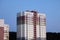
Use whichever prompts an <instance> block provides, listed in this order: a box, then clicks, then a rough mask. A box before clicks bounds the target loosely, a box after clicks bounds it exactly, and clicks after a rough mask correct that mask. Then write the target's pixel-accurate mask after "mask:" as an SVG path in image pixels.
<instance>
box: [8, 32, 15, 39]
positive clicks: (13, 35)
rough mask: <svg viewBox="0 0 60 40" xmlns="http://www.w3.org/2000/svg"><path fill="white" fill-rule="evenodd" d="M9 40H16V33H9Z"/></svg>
mask: <svg viewBox="0 0 60 40" xmlns="http://www.w3.org/2000/svg"><path fill="white" fill-rule="evenodd" d="M9 40H16V32H9Z"/></svg>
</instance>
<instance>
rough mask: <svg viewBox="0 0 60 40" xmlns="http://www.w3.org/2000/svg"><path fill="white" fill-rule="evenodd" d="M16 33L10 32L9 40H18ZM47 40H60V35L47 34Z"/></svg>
mask: <svg viewBox="0 0 60 40" xmlns="http://www.w3.org/2000/svg"><path fill="white" fill-rule="evenodd" d="M16 37H17V36H16V32H9V40H17V39H16ZM46 40H60V33H55V32H54V33H52V32H47V33H46Z"/></svg>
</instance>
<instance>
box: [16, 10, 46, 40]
mask: <svg viewBox="0 0 60 40" xmlns="http://www.w3.org/2000/svg"><path fill="white" fill-rule="evenodd" d="M17 40H46V15H45V14H43V13H39V12H36V11H28V10H27V11H24V12H19V13H18V14H17Z"/></svg>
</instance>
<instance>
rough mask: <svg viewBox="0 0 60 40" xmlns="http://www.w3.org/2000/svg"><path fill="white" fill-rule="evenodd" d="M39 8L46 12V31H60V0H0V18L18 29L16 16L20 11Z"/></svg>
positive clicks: (12, 27) (12, 29)
mask: <svg viewBox="0 0 60 40" xmlns="http://www.w3.org/2000/svg"><path fill="white" fill-rule="evenodd" d="M25 10H37V11H38V12H42V13H45V14H46V31H47V32H60V0H0V18H3V19H5V23H6V24H9V26H10V31H16V28H17V27H16V16H17V13H18V12H20V11H25Z"/></svg>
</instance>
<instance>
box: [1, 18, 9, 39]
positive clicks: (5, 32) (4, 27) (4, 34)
mask: <svg viewBox="0 0 60 40" xmlns="http://www.w3.org/2000/svg"><path fill="white" fill-rule="evenodd" d="M0 35H1V36H0V40H9V25H8V24H4V19H0Z"/></svg>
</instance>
